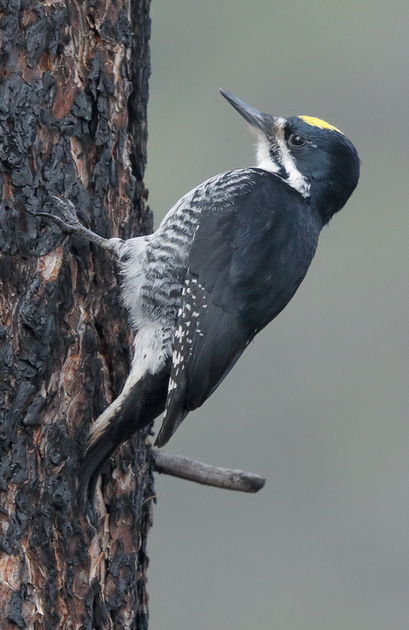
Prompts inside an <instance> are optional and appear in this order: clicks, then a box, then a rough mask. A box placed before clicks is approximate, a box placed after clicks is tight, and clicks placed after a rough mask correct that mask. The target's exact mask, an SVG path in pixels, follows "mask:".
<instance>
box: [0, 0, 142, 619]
mask: <svg viewBox="0 0 409 630" xmlns="http://www.w3.org/2000/svg"><path fill="white" fill-rule="evenodd" d="M149 4H150V2H149V0H118V1H117V2H108V3H107V2H102V1H100V0H83V1H81V0H66V1H65V0H64V1H62V0H53V2H49V1H48V0H47V1H45V2H38V1H36V0H31V1H29V0H27V1H23V0H0V37H1V52H0V69H1V72H0V75H1V78H0V190H1V205H0V369H1V380H0V619H1V620H2V621H1V627H2V628H3V629H8V628H16V627H18V628H29V629H31V628H33V629H37V628H38V629H40V628H46V629H47V630H51V629H57V628H64V629H65V628H67V629H68V628H69V629H71V628H72V629H74V628H75V629H76V628H78V629H79V628H85V629H90V630H91V629H94V628H98V629H104V630H105V628H121V629H122V628H135V629H138V630H139V629H145V628H147V625H148V615H147V596H146V591H145V580H146V568H147V557H146V552H145V550H146V537H147V533H148V530H149V526H150V517H151V514H150V510H151V498H152V496H153V495H154V491H153V482H152V476H151V471H150V465H149V459H148V458H147V451H146V446H145V436H144V435H137V436H135V437H134V438H133V440H130V441H129V442H127V444H126V445H124V446H123V447H122V448H121V449H120V451H119V452H118V453H117V455H116V456H115V458H114V460H113V462H112V463H111V464H110V465H109V470H108V472H107V473H106V474H105V475H103V477H102V482H101V488H100V489H99V490H98V496H97V508H98V511H99V512H100V513H101V514H102V516H101V518H100V520H99V524H98V528H97V530H94V529H93V528H92V527H90V526H89V524H88V523H87V522H86V520H85V518H84V517H83V515H81V514H80V513H79V512H78V511H77V508H76V492H77V481H78V470H79V465H80V460H81V450H82V447H83V445H84V444H85V439H86V436H87V433H88V430H89V427H90V423H91V421H92V420H93V419H95V418H96V417H97V416H98V415H99V414H100V413H101V412H102V411H103V409H104V408H105V407H106V406H107V404H108V403H109V402H111V400H112V399H113V398H114V397H116V396H117V395H118V393H119V392H120V389H121V386H122V384H123V382H124V380H125V378H126V375H127V373H128V370H129V364H130V348H131V344H132V338H131V334H130V329H129V327H128V325H127V316H126V313H125V312H124V309H123V308H122V306H121V304H120V302H119V300H118V282H117V269H116V268H115V264H114V261H113V260H112V257H111V256H110V255H109V253H107V252H104V251H103V250H101V249H99V248H97V247H93V246H92V245H90V244H89V243H87V242H86V241H84V240H83V239H80V238H78V237H77V238H76V237H67V236H65V235H63V234H61V232H60V230H59V229H58V228H57V227H56V226H53V225H51V224H50V222H45V221H42V220H39V219H38V218H36V217H35V216H34V215H35V213H36V212H39V211H41V210H42V209H43V207H44V204H45V203H46V201H47V198H48V196H49V195H57V196H60V197H61V196H66V197H68V198H69V199H71V200H72V201H73V203H74V204H75V205H76V207H77V208H78V209H79V212H80V217H81V219H82V220H83V221H84V223H85V224H86V225H89V227H91V228H92V229H93V230H94V231H95V232H97V233H98V234H100V235H101V236H104V237H109V236H120V237H123V238H127V237H129V236H131V235H135V234H137V233H147V232H149V231H151V228H152V219H151V214H150V212H149V210H148V209H147V207H146V206H145V204H144V197H145V190H144V186H143V174H144V166H145V161H146V105H147V98H148V76H149V49H148V39H149V29H150V22H149ZM27 210H28V211H29V212H27Z"/></svg>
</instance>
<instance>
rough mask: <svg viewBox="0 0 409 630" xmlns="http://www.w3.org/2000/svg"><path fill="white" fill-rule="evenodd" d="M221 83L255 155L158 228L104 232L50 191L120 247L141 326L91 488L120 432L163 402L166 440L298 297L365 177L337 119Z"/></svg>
mask: <svg viewBox="0 0 409 630" xmlns="http://www.w3.org/2000/svg"><path fill="white" fill-rule="evenodd" d="M221 93H222V95H223V96H224V97H225V98H226V99H227V101H228V102H229V103H231V105H233V107H234V108H235V109H236V110H237V111H238V112H239V114H241V115H242V116H243V118H244V119H245V120H246V121H247V123H248V124H249V125H250V127H251V130H252V131H253V133H254V134H255V135H256V138H257V159H256V166H255V167H251V168H238V169H235V170H232V171H229V172H226V173H222V174H221V175H216V176H215V177H212V178H211V179H209V180H208V181H206V182H204V183H203V184H201V185H200V186H198V187H197V188H195V189H194V190H192V191H190V192H189V193H187V194H186V195H185V196H184V197H182V199H181V200H180V201H178V202H177V203H176V204H175V205H174V206H173V208H172V209H171V210H170V211H169V213H168V214H167V215H166V217H165V218H164V219H163V221H162V223H161V224H160V226H159V228H158V230H157V231H156V232H155V233H154V234H152V235H150V236H141V237H137V238H131V239H129V240H126V241H123V240H121V239H118V238H111V239H108V240H107V239H103V238H101V237H99V236H97V235H96V234H94V233H93V232H91V231H90V230H88V229H87V228H85V227H83V226H82V225H81V224H80V223H79V221H78V219H77V215H76V212H75V209H74V207H73V205H72V204H71V203H70V202H69V201H63V200H57V199H55V200H54V201H55V204H56V205H57V206H58V209H59V214H60V217H59V218H57V217H53V219H54V220H55V221H56V222H57V223H58V224H59V225H60V227H61V228H62V229H64V230H66V231H68V232H73V233H76V234H81V235H83V236H84V237H85V238H88V239H89V240H91V241H93V242H95V243H97V244H99V245H100V246H102V247H104V248H105V249H109V250H112V251H113V252H114V254H115V255H116V256H117V258H118V261H119V265H120V267H121V273H122V299H123V302H124V304H125V306H126V307H127V309H128V311H129V316H130V321H131V324H132V326H133V329H134V331H135V333H136V336H135V344H134V345H135V347H134V358H133V362H132V368H131V371H130V374H129V377H128V379H127V381H126V383H125V386H124V388H123V391H122V393H121V394H120V395H119V396H118V398H117V399H116V400H114V401H113V402H112V403H111V404H110V405H109V407H108V408H107V409H106V410H105V411H104V413H103V414H102V415H101V416H100V417H99V418H98V419H97V420H96V422H95V424H94V425H93V427H92V429H91V432H90V436H89V441H88V444H87V446H86V451H85V457H84V468H83V471H82V477H83V480H82V481H83V484H84V487H86V488H87V492H89V495H90V496H91V495H92V494H93V492H94V488H95V484H96V480H97V477H98V474H99V473H100V471H101V469H102V467H103V466H104V464H105V462H106V461H107V459H108V458H109V457H110V456H111V455H112V453H113V452H114V451H115V449H116V448H117V447H118V446H119V445H120V444H121V443H122V442H123V441H124V440H126V439H127V438H129V437H130V436H131V435H132V434H133V433H134V432H135V431H138V430H139V429H141V428H143V427H145V426H146V425H147V424H149V423H150V422H152V420H154V419H155V418H156V417H157V416H158V415H160V414H162V413H164V418H163V423H162V427H161V429H160V431H159V433H158V435H157V438H156V444H157V445H158V446H163V445H164V444H166V443H167V442H168V440H169V439H170V438H171V436H172V435H173V433H174V432H175V431H176V429H177V428H178V427H179V425H180V424H181V422H182V421H183V420H184V418H185V417H186V416H187V414H188V413H189V412H190V411H193V410H194V409H196V408H197V407H200V405H202V404H203V403H204V402H205V400H206V399H207V398H208V397H209V396H210V395H211V394H212V392H214V390H215V389H216V388H217V387H218V386H219V385H220V383H221V382H222V381H223V379H224V378H225V377H226V376H227V374H228V373H229V372H230V370H231V369H232V367H233V366H234V364H235V363H236V361H237V360H238V358H239V357H240V356H241V354H242V353H243V351H244V350H245V348H246V347H247V346H248V344H249V343H250V341H251V340H252V339H253V338H254V336H255V335H256V334H257V333H258V332H259V331H260V330H261V329H262V328H264V327H265V326H266V325H267V324H268V323H269V322H270V321H271V320H272V319H274V318H275V317H276V316H277V315H278V314H279V313H280V311H282V309H283V308H284V307H285V306H286V305H287V304H288V302H289V301H290V300H291V298H292V297H293V295H294V293H295V292H296V290H297V288H298V287H299V285H300V283H301V282H302V280H303V279H304V277H305V274H306V273H307V270H308V267H309V265H310V263H311V261H312V258H313V256H314V253H315V250H316V247H317V243H318V237H319V234H320V231H321V229H322V227H323V226H324V225H326V224H327V223H328V222H329V220H330V219H331V217H332V216H333V215H334V214H335V213H336V212H338V211H339V210H341V208H342V207H343V206H344V204H345V203H346V201H347V200H348V198H349V197H350V195H351V194H352V192H353V190H354V189H355V187H356V185H357V183H358V178H359V159H358V155H357V151H356V149H355V147H354V146H353V144H352V143H351V142H350V141H349V140H348V138H347V137H346V136H345V135H344V134H343V133H342V132H341V131H339V129H337V128H336V127H333V126H332V125H329V124H328V123H326V122H324V121H323V120H321V119H319V118H313V117H310V116H292V117H291V118H287V119H284V118H280V117H276V116H271V115H268V114H262V113H260V112H259V111H257V110H256V109H254V108H252V107H250V106H249V105H246V103H244V102H243V101H241V100H239V99H238V98H236V97H234V96H233V95H232V94H229V93H227V92H224V91H223V90H222V91H221ZM43 214H45V213H43ZM46 216H50V215H46Z"/></svg>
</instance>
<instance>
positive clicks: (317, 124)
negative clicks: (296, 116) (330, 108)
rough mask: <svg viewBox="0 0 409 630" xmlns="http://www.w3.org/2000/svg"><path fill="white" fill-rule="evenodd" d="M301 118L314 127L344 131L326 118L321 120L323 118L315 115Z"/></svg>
mask: <svg viewBox="0 0 409 630" xmlns="http://www.w3.org/2000/svg"><path fill="white" fill-rule="evenodd" d="M300 118H301V120H303V121H304V122H306V123H308V124H309V125H312V126H313V127H318V128H319V129H329V130H330V131H338V133H342V131H340V130H339V129H338V128H337V127H334V126H333V125H330V124H329V123H327V122H325V120H321V118H315V117H314V116H300ZM342 135H344V134H342Z"/></svg>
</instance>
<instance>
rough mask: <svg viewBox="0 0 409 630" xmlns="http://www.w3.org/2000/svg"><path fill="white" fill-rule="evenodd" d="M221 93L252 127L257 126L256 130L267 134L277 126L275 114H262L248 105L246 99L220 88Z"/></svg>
mask: <svg viewBox="0 0 409 630" xmlns="http://www.w3.org/2000/svg"><path fill="white" fill-rule="evenodd" d="M220 94H221V95H222V96H224V98H225V99H226V100H227V101H228V102H229V103H230V105H233V107H234V109H235V110H237V111H238V112H239V114H241V116H243V118H244V120H246V121H247V122H248V123H249V125H250V126H251V127H252V128H255V130H256V131H262V133H263V134H265V135H267V133H269V132H270V133H271V131H272V127H273V128H274V127H276V126H277V123H276V121H277V122H278V118H275V116H270V115H269V114H262V113H260V112H259V111H258V110H257V109H254V107H251V106H250V105H247V103H245V102H244V101H242V100H240V99H239V98H237V97H236V96H233V94H230V93H229V92H226V91H225V90H222V89H221V88H220Z"/></svg>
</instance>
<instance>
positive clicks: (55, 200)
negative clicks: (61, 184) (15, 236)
mask: <svg viewBox="0 0 409 630" xmlns="http://www.w3.org/2000/svg"><path fill="white" fill-rule="evenodd" d="M49 203H51V204H52V205H53V206H54V207H55V208H57V210H58V212H59V215H55V214H50V213H49V212H37V216H40V217H45V218H46V219H51V220H52V221H53V222H54V223H56V224H57V225H58V227H59V228H60V230H62V231H63V232H67V233H68V234H79V235H82V236H87V235H86V234H84V230H86V229H87V228H85V227H84V226H83V225H82V224H81V223H80V222H79V220H78V216H77V211H76V210H75V206H74V204H73V203H72V202H71V201H69V200H68V199H60V198H59V197H54V196H52V197H50V198H49Z"/></svg>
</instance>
